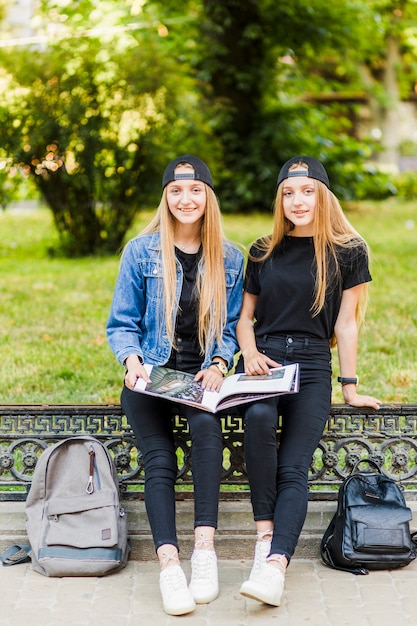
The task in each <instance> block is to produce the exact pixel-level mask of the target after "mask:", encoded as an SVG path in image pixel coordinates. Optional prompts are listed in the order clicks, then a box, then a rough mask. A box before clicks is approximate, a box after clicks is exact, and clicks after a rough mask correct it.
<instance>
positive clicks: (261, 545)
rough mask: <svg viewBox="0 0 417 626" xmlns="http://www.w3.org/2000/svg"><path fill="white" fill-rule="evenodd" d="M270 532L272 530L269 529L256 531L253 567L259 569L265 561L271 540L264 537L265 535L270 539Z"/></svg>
mask: <svg viewBox="0 0 417 626" xmlns="http://www.w3.org/2000/svg"><path fill="white" fill-rule="evenodd" d="M272 532H273V531H272V529H271V530H265V531H262V532H257V533H256V549H255V558H254V562H253V569H259V568H260V567H261V565H262V564H263V563H264V562H265V559H266V557H267V555H268V553H269V550H270V547H271V541H270V540H269V539H266V537H270V538H271V539H272Z"/></svg>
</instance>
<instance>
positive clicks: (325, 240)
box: [251, 162, 370, 345]
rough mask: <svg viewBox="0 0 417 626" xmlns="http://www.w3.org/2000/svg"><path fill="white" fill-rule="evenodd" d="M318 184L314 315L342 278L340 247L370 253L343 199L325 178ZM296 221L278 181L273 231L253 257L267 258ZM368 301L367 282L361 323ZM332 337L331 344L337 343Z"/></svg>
mask: <svg viewBox="0 0 417 626" xmlns="http://www.w3.org/2000/svg"><path fill="white" fill-rule="evenodd" d="M299 167H307V165H306V164H305V163H302V162H300V163H296V164H294V165H293V166H291V168H290V170H291V169H297V168H299ZM312 182H313V183H314V187H315V195H316V207H315V220H314V234H313V243H314V255H315V263H316V277H315V286H314V298H313V302H312V305H311V309H310V311H311V314H312V316H313V317H315V316H316V315H318V314H319V313H320V311H321V310H322V309H323V307H324V304H325V300H326V292H327V289H328V287H329V286H330V284H331V283H333V281H335V280H336V281H338V280H340V267H339V262H338V257H337V248H340V247H342V248H356V247H358V246H359V247H362V248H363V249H364V251H365V252H366V254H367V256H368V258H369V256H370V253H369V248H368V245H367V243H366V241H365V240H364V239H363V237H361V235H360V234H359V233H358V232H357V231H356V230H355V228H354V227H353V226H352V224H351V223H350V222H349V220H348V219H347V217H346V216H345V214H344V213H343V210H342V207H341V206H340V202H339V201H338V199H337V198H336V196H335V195H334V194H333V193H332V192H331V191H330V189H329V188H328V187H327V186H326V185H324V184H323V183H322V182H320V181H318V180H316V179H312ZM293 228H294V225H293V224H292V222H290V220H288V219H287V218H286V217H285V214H284V208H283V185H282V184H281V185H279V187H278V190H277V194H276V197H275V202H274V222H273V229H272V233H271V234H270V235H267V236H265V237H263V238H262V239H261V240H260V241H259V242H258V246H257V247H258V248H259V250H260V251H261V252H262V255H261V256H260V257H256V258H255V257H251V258H252V259H253V260H254V261H265V260H266V259H267V258H268V257H269V256H270V255H271V254H272V253H273V252H274V250H275V249H276V248H277V246H279V245H280V243H281V242H282V240H283V238H284V236H285V235H288V234H291V231H292V230H293ZM367 301H368V285H367V283H364V285H363V288H362V291H361V298H360V302H359V305H358V308H357V310H356V320H357V323H358V325H360V324H361V323H362V321H363V319H364V316H365V311H366V306H367ZM334 343H335V342H334V339H332V345H334Z"/></svg>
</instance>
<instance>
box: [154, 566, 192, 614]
mask: <svg viewBox="0 0 417 626" xmlns="http://www.w3.org/2000/svg"><path fill="white" fill-rule="evenodd" d="M159 588H160V590H161V595H162V603H163V605H164V611H165V613H167V614H168V615H185V614H186V613H191V611H194V609H195V602H194V598H193V596H192V594H191V591H190V590H189V588H188V585H187V579H186V577H185V574H184V572H183V571H182V568H181V566H180V565H171V566H170V567H167V568H166V569H164V570H162V572H161V573H160V574H159Z"/></svg>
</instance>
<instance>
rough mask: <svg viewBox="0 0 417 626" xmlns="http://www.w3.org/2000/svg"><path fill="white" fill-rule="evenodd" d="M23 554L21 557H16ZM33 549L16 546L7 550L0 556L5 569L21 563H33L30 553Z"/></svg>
mask: <svg viewBox="0 0 417 626" xmlns="http://www.w3.org/2000/svg"><path fill="white" fill-rule="evenodd" d="M19 552H21V553H22V554H21V555H20V556H16V555H18V554H19ZM31 552H32V548H31V547H30V546H18V545H14V546H11V547H10V548H7V550H5V551H4V552H2V553H1V554H0V561H1V562H2V564H3V566H4V567H10V565H18V564H19V563H29V561H31V558H30V553H31Z"/></svg>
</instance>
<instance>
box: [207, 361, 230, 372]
mask: <svg viewBox="0 0 417 626" xmlns="http://www.w3.org/2000/svg"><path fill="white" fill-rule="evenodd" d="M211 365H215V366H216V367H218V368H219V370H220V373H221V374H222V376H227V372H228V371H229V370H228V369H227V367H226V365H225V364H224V363H222V362H221V361H212V362H211Z"/></svg>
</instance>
